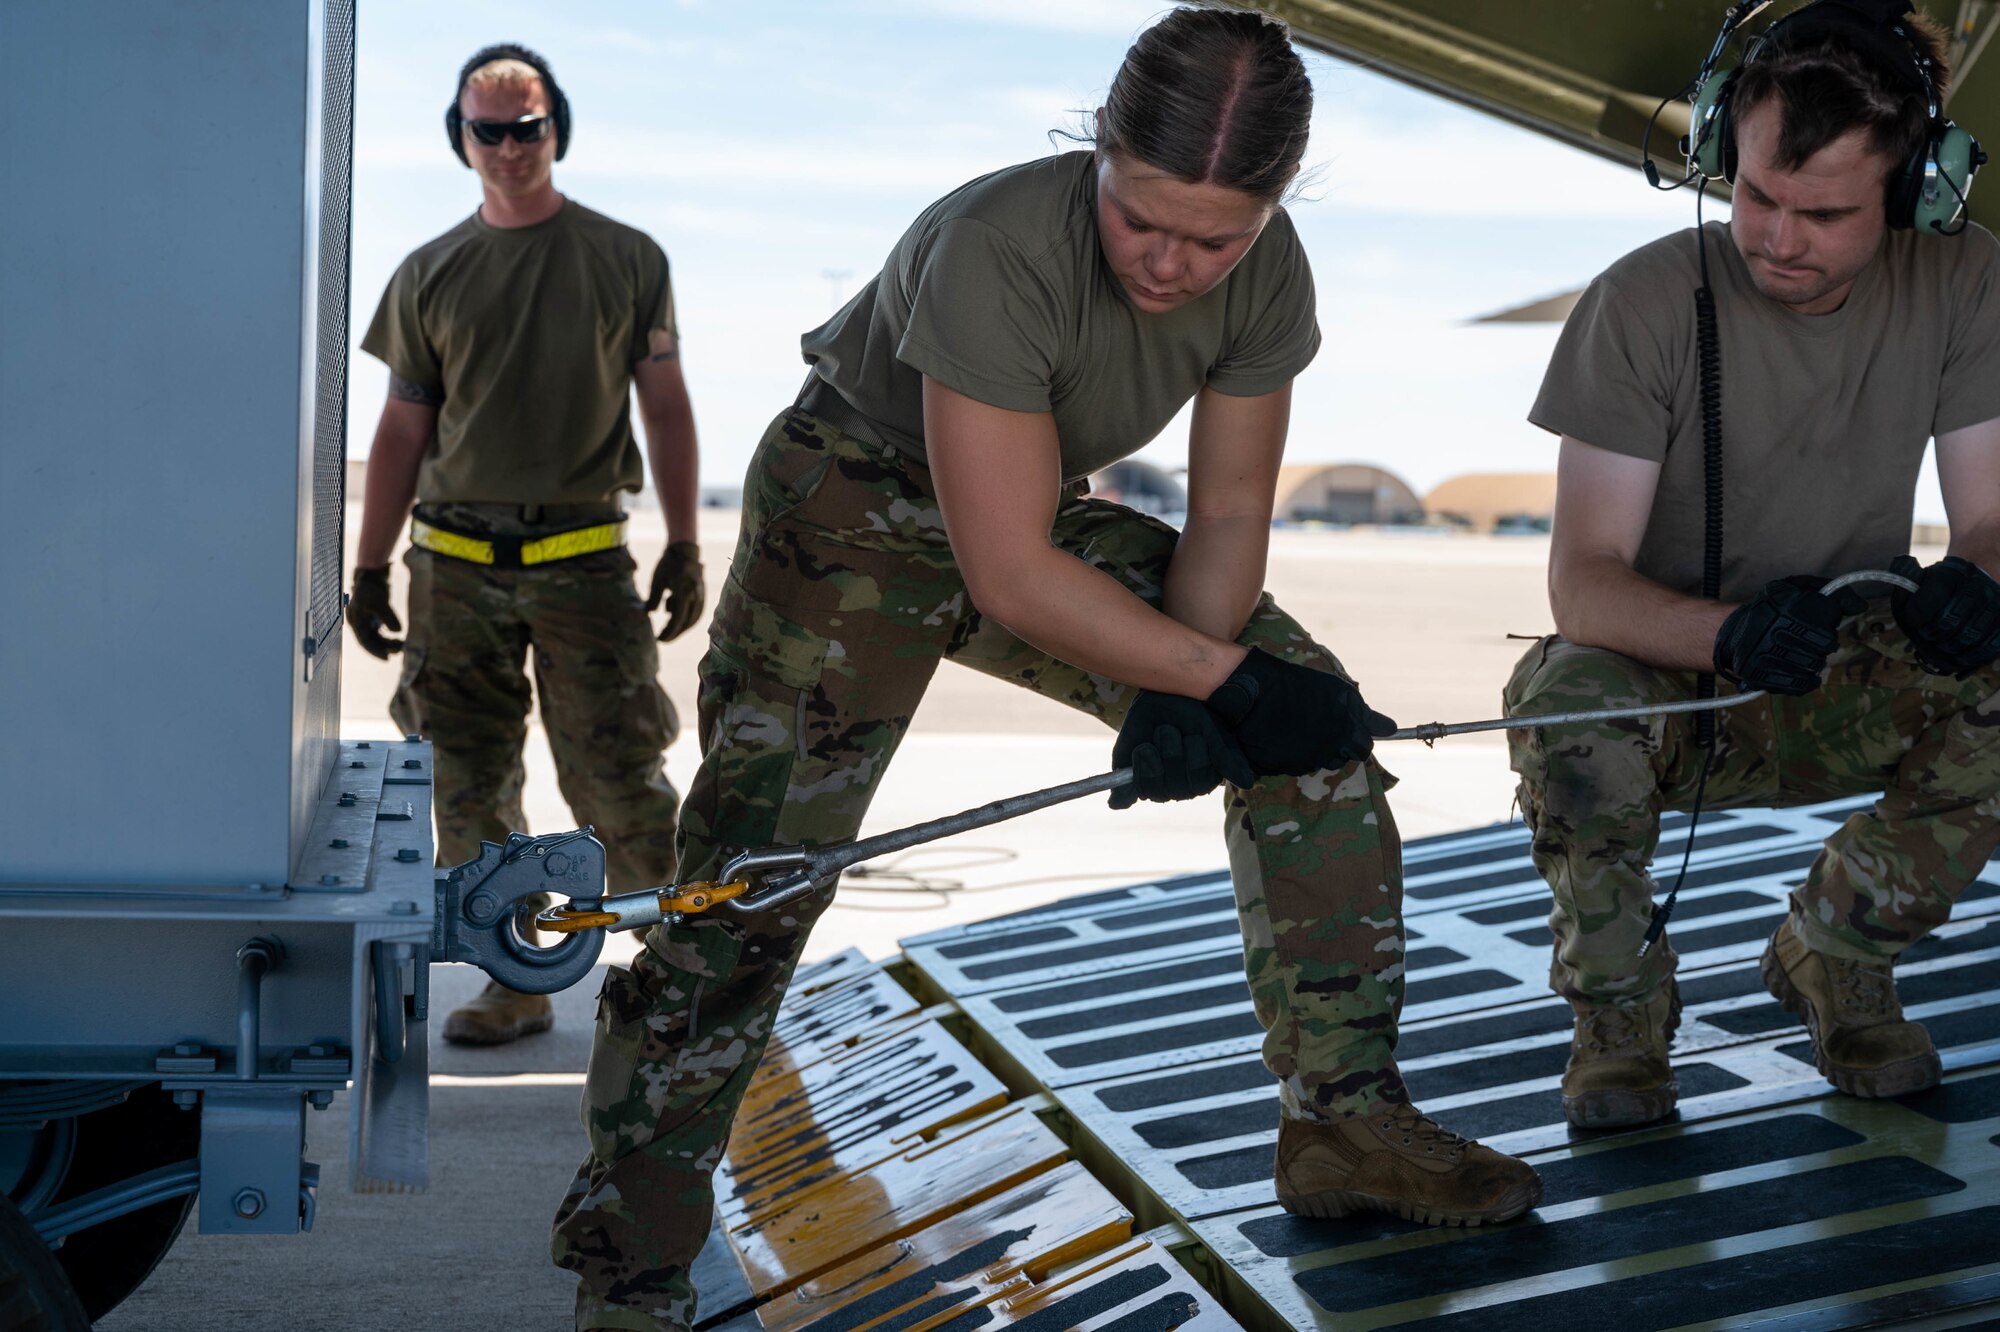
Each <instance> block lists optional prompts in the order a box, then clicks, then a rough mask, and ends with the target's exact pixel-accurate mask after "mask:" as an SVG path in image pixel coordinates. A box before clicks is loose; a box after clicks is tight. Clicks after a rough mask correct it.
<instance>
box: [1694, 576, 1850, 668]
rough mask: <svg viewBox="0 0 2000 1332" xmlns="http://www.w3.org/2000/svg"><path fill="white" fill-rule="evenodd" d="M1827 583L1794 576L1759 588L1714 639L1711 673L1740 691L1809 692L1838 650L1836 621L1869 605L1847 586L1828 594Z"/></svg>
mask: <svg viewBox="0 0 2000 1332" xmlns="http://www.w3.org/2000/svg"><path fill="white" fill-rule="evenodd" d="M1826 581H1827V580H1826V579H1824V578H1819V577H1815V576H1814V575H1812V574H1795V575H1793V576H1792V577H1790V578H1779V579H1774V580H1773V581H1771V582H1768V583H1766V584H1764V588H1763V590H1762V591H1761V592H1759V593H1758V594H1757V595H1756V596H1754V597H1752V598H1751V599H1750V600H1748V601H1746V602H1744V603H1743V604H1742V605H1741V606H1738V607H1737V608H1736V609H1735V610H1733V611H1731V612H1730V613H1729V618H1728V619H1726V620H1724V621H1723V622H1722V628H1721V630H1720V631H1718V632H1717V634H1716V635H1715V652H1714V658H1713V659H1714V661H1715V672H1716V674H1717V675H1720V676H1721V677H1722V678H1723V679H1725V680H1728V681H1729V682H1730V683H1731V684H1734V685H1736V686H1737V687H1738V688H1741V689H1764V690H1768V691H1770V692H1771V693H1773V694H1810V693H1811V692H1812V691H1813V690H1815V689H1817V688H1819V677H1820V673H1821V672H1822V671H1824V670H1825V669H1826V659H1827V658H1828V657H1830V656H1832V655H1833V650H1834V649H1835V648H1837V647H1839V646H1840V622H1841V620H1842V619H1844V618H1845V617H1847V616H1849V615H1859V614H1860V613H1861V612H1862V610H1863V609H1865V608H1866V607H1867V605H1868V603H1867V602H1866V601H1864V600H1862V599H1861V597H1860V595H1859V594H1857V593H1855V592H1853V591H1851V590H1850V589H1848V588H1842V589H1840V591H1838V592H1836V593H1834V594H1833V595H1832V596H1830V597H1829V596H1826V595H1824V594H1823V593H1822V592H1821V591H1820V589H1821V588H1823V587H1825V586H1826Z"/></svg>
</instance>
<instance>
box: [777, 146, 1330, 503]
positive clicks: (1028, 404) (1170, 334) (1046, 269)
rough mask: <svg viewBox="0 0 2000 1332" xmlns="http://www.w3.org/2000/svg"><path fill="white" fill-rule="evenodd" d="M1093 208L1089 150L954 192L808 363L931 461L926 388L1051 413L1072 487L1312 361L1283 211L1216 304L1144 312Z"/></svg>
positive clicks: (813, 342)
mask: <svg viewBox="0 0 2000 1332" xmlns="http://www.w3.org/2000/svg"><path fill="white" fill-rule="evenodd" d="M1096 197H1097V172H1096V166H1095V158H1094V155H1093V154H1091V153H1088V152H1076V153H1064V154H1063V155H1062V156H1060V157H1050V158H1044V159H1043V160H1041V161H1039V162H1028V163H1025V164H1023V165H1021V166H1015V167H1008V168H1006V169H1005V170H1002V171H996V172H994V173H993V174H992V175H990V176H982V177H981V178H979V179H978V180H975V181H973V182H971V183H970V184H968V185H964V186H961V187H960V188H958V189H956V190H954V191H952V192H951V193H950V194H947V195H946V196H945V197H944V198H942V199H940V200H938V201H937V202H936V203H934V204H932V205H931V206H930V207H929V208H927V209H925V210H924V212H923V214H922V215H921V216H919V217H918V218H917V220H916V221H915V222H914V223H912V224H911V226H910V229H909V230H908V231H906V232H904V233H903V238H902V239H901V240H900V241H898V242H897V243H896V248H895V249H894V250H893V251H891V252H890V254H889V260H888V262H887V263H886V264H884V265H883V267H882V271H881V273H880V274H879V275H877V277H876V278H875V280H874V281H873V282H870V283H869V284H868V285H867V286H865V287H864V288H862V290H861V292H860V294H859V295H857V296H855V298H854V299H853V300H851V301H849V302H848V303H847V305H846V306H845V307H843V308H842V309H841V310H840V312H839V313H837V314H836V315H834V316H833V318H832V319H830V320H828V321H827V322H826V323H825V324H823V325H821V326H820V327H819V328H816V329H814V330H813V331H812V332H810V333H808V334H806V335H805V337H804V338H803V339H801V342H802V345H803V348H804V351H805V358H806V360H807V361H809V362H811V363H812V366H813V370H814V372H815V373H816V374H818V375H819V377H820V378H821V379H823V380H825V381H826V382H827V383H828V384H830V385H832V386H833V387H834V388H835V389H836V390H838V391H839V393H840V395H841V397H843V398H845V399H846V400H847V402H848V403H849V404H850V405H851V406H853V407H854V408H855V410H857V411H858V412H860V413H861V414H862V415H863V416H865V417H867V418H868V419H869V421H870V422H872V423H873V424H874V425H875V427H876V430H877V433H878V434H880V435H881V436H882V437H883V439H884V440H885V441H888V442H892V443H896V444H898V445H901V446H903V447H907V448H910V449H912V450H914V451H915V452H917V453H918V454H919V456H921V454H922V450H923V430H924V426H923V376H924V375H929V376H930V377H931V378H933V379H935V380H937V381H938V382H939V383H941V384H943V385H945V386H946V387H947V388H951V389H955V390H957V391H958V392H960V393H963V394H965V395H966V396H967V397H970V398H975V399H977V400H979V401H980V402H984V403H989V404H991V405H993V406H995V407H1004V408H1007V409H1008V410H1011V411H1017V412H1052V413H1054V415H1055V420H1056V433H1057V436H1058V437H1059V439H1060V440H1061V445H1062V470H1063V476H1064V478H1065V479H1066V480H1074V479H1075V478H1077V477H1081V476H1087V475H1089V474H1090V473H1091V472H1094V471H1097V470H1098V469H1100V468H1102V467H1104V466H1105V465H1106V464H1108V463H1112V462H1115V461H1117V460H1118V459H1120V458H1123V457H1125V456H1126V455H1127V454H1131V453H1135V452H1137V451H1138V450H1139V449H1140V448H1141V447H1142V446H1144V445H1145V443H1146V442H1147V441H1148V440H1150V439H1152V438H1153V436H1155V435H1157V434H1159V433H1160V431H1161V429H1162V428H1163V427H1165V425H1166V424H1167V422H1169V421H1171V420H1172V419H1173V418H1174V414H1175V413H1176V412H1178V411H1180V409H1181V408H1182V407H1183V406H1184V405H1186V403H1187V401H1188V400H1189V399H1190V398H1192V397H1193V396H1194V395H1195V393H1196V392H1198V391H1199V390H1200V389H1201V387H1202V386H1203V385H1207V386H1209V387H1211V388H1213V389H1215V390H1216V391H1217V392H1220V393H1228V394H1232V395H1234V396H1238V397H1253V396H1255V395H1257V394H1261V393H1269V392H1272V391H1274V390H1276V389H1279V388H1282V387H1284V385H1286V384H1288V383H1290V382H1291V381H1292V379H1293V378H1294V377H1296V376H1297V375H1298V373H1299V372H1300V371H1301V370H1303V369H1305V368H1306V366H1307V365H1309V364H1310V363H1311V362H1312V358H1313V355H1314V354H1315V353H1316V352H1317V351H1318V350H1319V324H1318V322H1317V320H1316V319H1315V317H1314V302H1313V283H1312V269H1311V268H1310V266H1309V265H1308V264H1307V262H1306V256H1305V251H1304V250H1303V249H1302V248H1301V247H1300V245H1299V238H1298V233H1297V232H1296V231H1294V230H1293V229H1292V222H1291V219H1290V218H1289V217H1287V216H1285V214H1284V212H1283V210H1280V211H1278V212H1277V213H1276V214H1275V215H1274V216H1273V217H1272V218H1271V220H1270V222H1269V223H1268V224H1267V225H1266V226H1265V228H1264V232H1263V234H1262V235H1261V236H1259V237H1258V238H1257V241H1256V243H1255V244H1254V245H1252V246H1251V247H1250V250H1249V253H1247V254H1245V255H1244V256H1243V259H1242V261H1241V262H1239V263H1238V264H1237V265H1236V267H1235V268H1234V269H1233V270H1231V272H1230V274H1229V276H1228V277H1227V278H1225V279H1224V280H1223V281H1222V282H1221V283H1220V284H1219V285H1218V286H1216V287H1215V289H1214V290H1212V291H1209V292H1207V293H1205V294H1203V295H1202V296H1201V297H1199V298H1197V299H1196V300H1192V301H1189V302H1188V303H1187V304H1185V305H1183V306H1181V307H1179V308H1178V309H1175V310H1171V311H1168V312H1167V313H1165V314H1148V313H1146V312H1144V311H1141V310H1138V309H1136V308H1134V307H1133V306H1132V304H1131V303H1130V302H1129V301H1128V300H1127V299H1126V297H1125V293H1124V289H1123V288H1122V287H1121V286H1120V285H1119V284H1118V280H1117V278H1116V277H1114V276H1113V275H1112V273H1111V270H1110V269H1109V268H1108V267H1107V266H1106V264H1105V262H1104V256H1103V253H1102V251H1101V250H1100V249H1099V247H1098V240H1097V210H1096Z"/></svg>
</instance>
